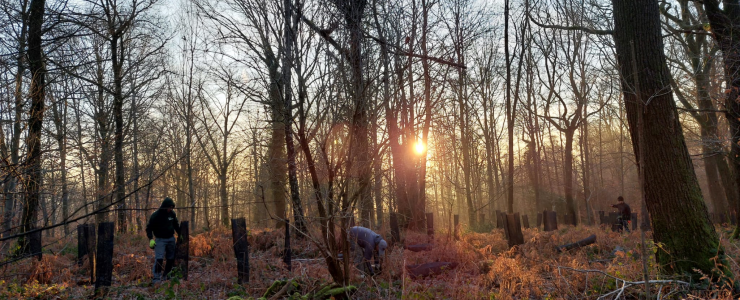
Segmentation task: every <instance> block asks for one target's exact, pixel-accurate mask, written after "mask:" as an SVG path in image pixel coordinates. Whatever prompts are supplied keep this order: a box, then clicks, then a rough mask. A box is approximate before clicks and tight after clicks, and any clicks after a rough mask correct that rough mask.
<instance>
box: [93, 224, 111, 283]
mask: <svg viewBox="0 0 740 300" xmlns="http://www.w3.org/2000/svg"><path fill="white" fill-rule="evenodd" d="M113 232H114V225H113V222H105V223H100V224H98V249H97V254H96V264H95V267H96V268H95V291H96V292H97V291H98V290H99V289H100V288H107V287H109V286H111V283H112V281H113Z"/></svg>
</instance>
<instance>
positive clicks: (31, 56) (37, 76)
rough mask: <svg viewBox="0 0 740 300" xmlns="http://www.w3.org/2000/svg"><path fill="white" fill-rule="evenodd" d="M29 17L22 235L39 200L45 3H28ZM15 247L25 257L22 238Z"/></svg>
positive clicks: (42, 0)
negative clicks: (28, 83)
mask: <svg viewBox="0 0 740 300" xmlns="http://www.w3.org/2000/svg"><path fill="white" fill-rule="evenodd" d="M29 9H30V10H29V16H28V69H29V71H31V85H30V87H29V95H30V97H31V109H30V110H29V117H28V118H29V119H28V124H29V126H28V136H27V138H26V145H27V146H28V154H27V158H26V169H27V171H26V174H28V181H27V182H26V184H25V187H26V199H25V200H26V201H25V203H24V205H23V213H22V215H21V232H28V231H29V230H31V229H33V228H34V227H35V222H36V218H37V217H36V215H37V210H38V206H39V199H40V197H41V176H42V174H41V129H42V125H43V120H44V100H45V98H46V67H45V64H44V57H43V49H42V46H43V44H42V36H43V33H44V30H43V27H44V26H43V25H44V11H45V9H46V1H45V0H31V5H30V7H29ZM18 244H19V245H21V253H28V252H29V250H30V248H29V243H28V239H26V236H22V237H21V238H20V239H19V241H18Z"/></svg>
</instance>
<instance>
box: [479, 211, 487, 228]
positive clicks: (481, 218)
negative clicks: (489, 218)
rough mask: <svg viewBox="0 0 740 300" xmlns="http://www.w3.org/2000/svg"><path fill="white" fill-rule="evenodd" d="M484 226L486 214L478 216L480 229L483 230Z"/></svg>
mask: <svg viewBox="0 0 740 300" xmlns="http://www.w3.org/2000/svg"><path fill="white" fill-rule="evenodd" d="M485 226H486V214H480V227H481V228H483V227H485Z"/></svg>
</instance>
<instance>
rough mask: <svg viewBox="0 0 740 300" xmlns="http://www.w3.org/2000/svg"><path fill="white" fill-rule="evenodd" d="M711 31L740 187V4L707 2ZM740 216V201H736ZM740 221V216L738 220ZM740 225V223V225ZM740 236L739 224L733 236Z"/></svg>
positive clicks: (710, 0)
mask: <svg viewBox="0 0 740 300" xmlns="http://www.w3.org/2000/svg"><path fill="white" fill-rule="evenodd" d="M704 10H705V11H706V13H707V18H708V19H709V24H710V32H711V33H712V36H713V37H714V39H715V41H717V44H718V45H719V49H720V50H721V51H722V55H723V59H722V61H723V62H724V73H725V78H724V79H725V88H726V90H725V109H727V112H726V117H727V121H728V122H729V124H730V136H731V137H732V139H731V140H732V142H731V143H730V145H731V146H730V162H731V165H732V170H733V171H734V174H733V175H734V176H735V178H734V179H735V180H734V184H735V187H736V188H738V187H740V36H738V34H737V32H738V30H740V1H738V0H725V1H723V6H722V8H720V3H719V1H717V0H706V1H704ZM735 204H736V205H737V206H736V207H735V209H736V212H737V215H738V216H740V201H736V203H735ZM738 218H739V219H740V217H738ZM738 224H740V222H739V223H738ZM738 236H740V225H739V227H736V228H735V233H734V234H733V237H735V238H737V237H738Z"/></svg>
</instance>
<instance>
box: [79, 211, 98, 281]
mask: <svg viewBox="0 0 740 300" xmlns="http://www.w3.org/2000/svg"><path fill="white" fill-rule="evenodd" d="M82 226H83V231H84V232H85V235H86V236H87V244H85V245H83V246H84V247H87V250H86V251H87V260H88V261H89V262H90V263H89V266H88V268H89V269H90V283H94V282H95V250H96V242H97V240H96V239H95V224H82Z"/></svg>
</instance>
